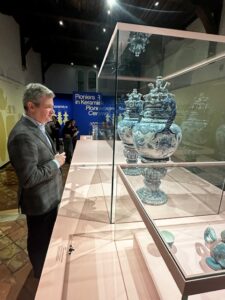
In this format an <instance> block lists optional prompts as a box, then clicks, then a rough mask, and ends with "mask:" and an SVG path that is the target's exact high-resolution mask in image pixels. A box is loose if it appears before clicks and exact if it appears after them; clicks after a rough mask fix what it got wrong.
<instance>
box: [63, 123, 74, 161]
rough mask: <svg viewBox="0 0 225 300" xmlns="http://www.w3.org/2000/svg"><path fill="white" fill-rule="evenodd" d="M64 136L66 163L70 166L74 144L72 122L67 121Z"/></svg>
mask: <svg viewBox="0 0 225 300" xmlns="http://www.w3.org/2000/svg"><path fill="white" fill-rule="evenodd" d="M62 135H63V144H64V151H65V153H66V162H67V163H68V164H70V162H71V159H72V155H73V142H72V136H73V130H72V121H71V120H68V121H66V123H65V125H64V127H63V130H62Z"/></svg>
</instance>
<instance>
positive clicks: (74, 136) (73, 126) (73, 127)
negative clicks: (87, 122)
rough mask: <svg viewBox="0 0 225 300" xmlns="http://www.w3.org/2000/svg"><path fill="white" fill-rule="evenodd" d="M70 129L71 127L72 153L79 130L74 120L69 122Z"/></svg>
mask: <svg viewBox="0 0 225 300" xmlns="http://www.w3.org/2000/svg"><path fill="white" fill-rule="evenodd" d="M71 127H72V144H73V151H74V149H75V147H76V143H77V140H78V134H79V130H78V127H77V125H76V121H75V120H71Z"/></svg>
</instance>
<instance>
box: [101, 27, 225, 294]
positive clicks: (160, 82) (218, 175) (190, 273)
mask: <svg viewBox="0 0 225 300" xmlns="http://www.w3.org/2000/svg"><path fill="white" fill-rule="evenodd" d="M224 78H225V37H224V36H215V35H209V34H204V33H196V32H188V31H177V30H170V29H165V28H156V27H147V26H140V25H133V24H122V23H118V24H117V26H116V29H115V31H114V33H113V35H112V38H111V40H110V43H109V46H108V49H107V52H106V55H105V58H104V60H103V63H102V66H101V68H100V71H99V74H98V91H99V92H100V93H102V94H103V95H106V96H113V97H114V99H115V101H114V106H113V108H112V110H111V113H112V114H113V117H112V119H113V124H112V125H113V130H111V139H110V140H108V141H106V143H107V144H108V146H109V147H108V148H107V149H108V150H107V151H108V155H109V156H110V157H111V160H110V161H109V164H108V167H107V172H106V169H105V168H104V170H103V169H102V170H101V167H99V172H100V174H101V175H100V176H101V177H102V178H106V177H107V178H111V183H110V184H109V182H108V188H110V190H111V194H110V197H109V196H108V197H107V207H108V208H109V215H110V220H111V223H115V224H116V225H115V239H116V243H117V244H118V249H119V247H120V246H119V245H120V243H122V242H123V241H130V242H131V244H132V247H136V248H137V249H138V251H139V253H141V254H140V256H142V258H143V260H144V262H145V263H144V264H145V266H146V267H147V269H148V270H149V272H150V273H151V276H152V278H153V281H154V283H155V284H156V285H157V281H158V280H159V281H160V280H162V281H163V279H162V278H160V275H159V273H158V275H156V276H155V275H154V273H156V274H157V269H159V270H161V271H162V272H163V275H165V274H168V275H165V276H171V274H172V278H170V279H168V278H167V277H165V278H167V279H168V282H169V283H170V284H172V285H174V282H176V284H175V286H174V289H172V288H171V287H170V286H168V289H167V288H166V286H167V284H166V283H165V293H169V292H168V290H170V289H171V291H173V293H175V294H174V295H176V296H174V298H173V296H171V298H166V297H164V296H162V297H161V296H160V295H159V296H158V297H159V299H181V298H182V299H187V297H189V295H195V294H201V293H206V292H207V295H208V293H209V292H210V291H216V290H218V291H217V293H223V295H224V293H225V291H219V290H221V289H224V288H225V286H224V280H225V269H224V266H223V262H221V260H220V259H219V261H220V262H219V263H218V259H215V257H216V255H217V252H219V254H221V252H222V253H223V246H221V248H222V250H221V249H217V248H215V247H216V246H217V245H220V244H222V245H223V241H222V237H221V234H222V232H223V230H224V229H225V228H224V224H225V222H224V221H225V216H224V205H225V204H224V195H223V191H224V179H225V171H224V166H225V163H224V162H223V160H224V157H225V156H224V146H225V130H224V129H225V106H224V87H225V79H224ZM101 142H102V141H101ZM101 145H102V143H99V148H98V158H99V162H100V161H101V158H102V156H103V155H104V152H103V148H102V146H101ZM106 173H107V174H106ZM124 226H125V227H126V229H124ZM149 233H150V234H149ZM222 235H223V234H222ZM210 239H212V241H210V242H209V240H210ZM155 245H156V248H154V247H155ZM224 245H225V244H224ZM157 251H159V253H160V254H158V252H157ZM215 252H216V253H215ZM224 253H225V252H224ZM161 256H162V257H163V261H161V260H158V259H159V257H161ZM219 256H220V255H219ZM163 263H165V267H163V268H164V269H163V268H162V269H161V267H160V268H159V265H160V266H161V265H163ZM121 267H122V269H123V263H122V261H121ZM124 273H125V271H124ZM154 276H155V277H154ZM162 277H163V276H162ZM163 282H164V281H163ZM177 287H178V289H177ZM212 293H214V292H212ZM218 295H219V296H218ZM220 296H221V294H215V295H214V294H213V296H212V297H217V299H220V298H219V297H220ZM192 297H193V298H192ZM194 297H197V296H190V299H204V298H201V297H200V298H194ZM207 299H211V298H210V295H209V298H207ZM212 299H214V298H212ZM221 299H222V297H221Z"/></svg>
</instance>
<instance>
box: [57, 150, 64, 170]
mask: <svg viewBox="0 0 225 300" xmlns="http://www.w3.org/2000/svg"><path fill="white" fill-rule="evenodd" d="M55 160H57V161H58V163H59V164H60V167H61V166H62V165H64V163H65V160H66V154H65V152H63V153H60V154H59V153H57V154H56V155H55Z"/></svg>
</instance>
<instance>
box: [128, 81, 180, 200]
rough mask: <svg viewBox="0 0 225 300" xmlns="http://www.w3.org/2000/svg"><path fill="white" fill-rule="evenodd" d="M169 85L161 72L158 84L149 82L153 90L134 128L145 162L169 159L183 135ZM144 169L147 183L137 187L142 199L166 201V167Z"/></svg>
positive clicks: (145, 100)
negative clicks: (163, 184) (163, 188)
mask: <svg viewBox="0 0 225 300" xmlns="http://www.w3.org/2000/svg"><path fill="white" fill-rule="evenodd" d="M168 85H169V82H166V83H165V82H164V80H163V79H162V77H161V76H158V77H157V78H156V83H155V86H154V84H152V83H150V84H149V87H150V92H149V93H148V94H147V95H145V96H144V109H143V117H142V119H141V121H140V122H139V123H136V124H135V126H134V128H133V142H134V146H135V148H136V150H137V152H138V154H139V155H140V157H141V161H142V162H143V163H150V162H165V161H168V160H169V158H170V156H171V155H172V154H173V153H174V152H175V151H176V149H177V147H178V145H179V143H180V141H181V138H182V133H181V129H180V127H179V126H178V125H176V124H175V123H173V121H174V119H175V116H176V102H175V100H174V96H173V95H172V94H171V93H169V92H168V90H167V87H168ZM142 170H143V172H142V174H143V176H144V183H145V186H144V187H142V188H140V189H139V190H137V194H138V196H139V198H140V199H141V201H142V202H144V203H146V204H151V205H162V204H164V203H166V202H167V196H166V194H165V193H164V192H163V191H161V190H160V189H159V186H160V183H161V178H163V177H164V176H165V175H166V172H167V171H166V168H164V167H160V168H153V167H149V168H143V169H142Z"/></svg>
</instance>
